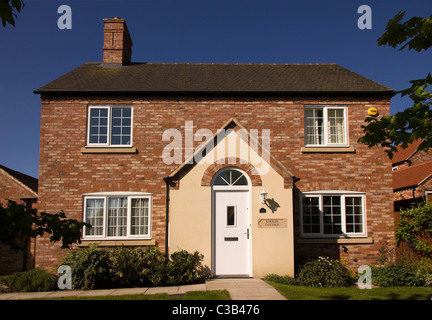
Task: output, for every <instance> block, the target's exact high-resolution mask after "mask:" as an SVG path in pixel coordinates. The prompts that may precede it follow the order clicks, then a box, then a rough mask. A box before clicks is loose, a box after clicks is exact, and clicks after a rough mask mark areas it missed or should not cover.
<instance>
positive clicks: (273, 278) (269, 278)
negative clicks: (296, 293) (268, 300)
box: [264, 273, 297, 285]
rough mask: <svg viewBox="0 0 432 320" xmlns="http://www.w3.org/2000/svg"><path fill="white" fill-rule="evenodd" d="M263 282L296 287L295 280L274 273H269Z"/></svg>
mask: <svg viewBox="0 0 432 320" xmlns="http://www.w3.org/2000/svg"><path fill="white" fill-rule="evenodd" d="M264 280H266V281H272V282H277V283H282V284H289V285H297V281H296V279H294V278H293V277H291V276H288V275H286V276H280V275H277V274H274V273H270V274H268V275H266V276H265V277H264Z"/></svg>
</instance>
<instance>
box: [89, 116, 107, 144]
mask: <svg viewBox="0 0 432 320" xmlns="http://www.w3.org/2000/svg"><path fill="white" fill-rule="evenodd" d="M107 124H108V109H107V108H100V109H98V108H93V109H90V128H89V131H90V132H89V142H90V143H95V144H97V143H104V144H105V143H106V142H107V140H108V139H107V127H108V125H107Z"/></svg>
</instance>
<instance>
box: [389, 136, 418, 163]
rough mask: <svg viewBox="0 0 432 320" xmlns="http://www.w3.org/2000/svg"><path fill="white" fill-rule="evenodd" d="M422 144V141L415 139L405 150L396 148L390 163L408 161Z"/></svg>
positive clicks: (399, 147)
mask: <svg viewBox="0 0 432 320" xmlns="http://www.w3.org/2000/svg"><path fill="white" fill-rule="evenodd" d="M422 142H423V139H417V140H416V141H414V142H413V143H410V144H408V146H407V148H406V149H404V148H402V147H401V146H397V150H398V151H397V152H395V153H394V154H393V159H392V163H393V164H397V163H399V162H404V161H406V160H409V159H410V158H411V157H412V156H413V155H414V154H415V153H416V152H417V148H418V146H419V145H420V144H421V143H422Z"/></svg>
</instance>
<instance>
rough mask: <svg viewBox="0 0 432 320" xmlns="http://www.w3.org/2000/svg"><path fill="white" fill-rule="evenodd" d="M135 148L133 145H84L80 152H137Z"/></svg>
mask: <svg viewBox="0 0 432 320" xmlns="http://www.w3.org/2000/svg"><path fill="white" fill-rule="evenodd" d="M137 152H138V150H137V148H134V147H102V148H99V147H84V148H81V153H83V154H85V153H137Z"/></svg>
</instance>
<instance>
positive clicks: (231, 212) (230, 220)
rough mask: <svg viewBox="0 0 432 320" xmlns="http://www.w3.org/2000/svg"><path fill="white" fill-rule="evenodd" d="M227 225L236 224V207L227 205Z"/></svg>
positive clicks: (232, 225)
mask: <svg viewBox="0 0 432 320" xmlns="http://www.w3.org/2000/svg"><path fill="white" fill-rule="evenodd" d="M227 226H228V227H234V226H235V207H234V206H227Z"/></svg>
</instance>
